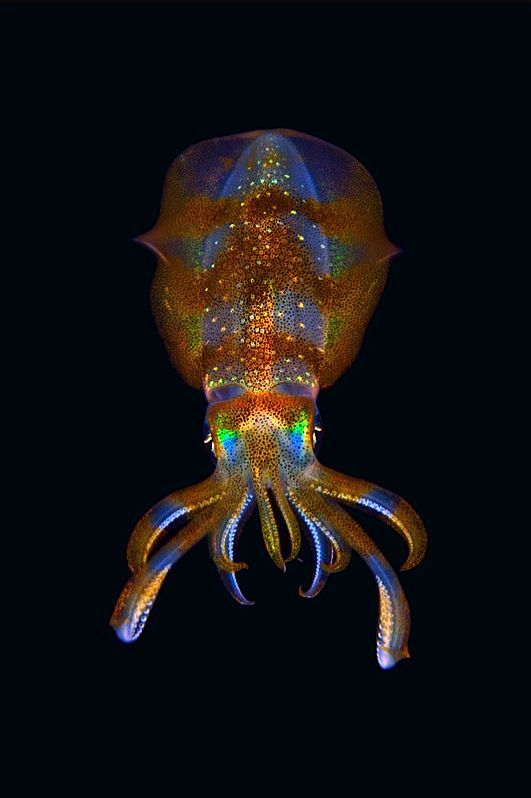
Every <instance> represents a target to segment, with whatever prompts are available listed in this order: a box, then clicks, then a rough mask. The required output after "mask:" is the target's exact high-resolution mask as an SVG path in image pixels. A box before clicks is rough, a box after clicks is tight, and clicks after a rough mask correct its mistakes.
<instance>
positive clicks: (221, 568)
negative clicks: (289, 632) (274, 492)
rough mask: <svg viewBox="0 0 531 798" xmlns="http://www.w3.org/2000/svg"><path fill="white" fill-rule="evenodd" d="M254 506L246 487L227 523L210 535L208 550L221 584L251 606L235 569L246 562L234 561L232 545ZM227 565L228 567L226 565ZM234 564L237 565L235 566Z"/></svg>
mask: <svg viewBox="0 0 531 798" xmlns="http://www.w3.org/2000/svg"><path fill="white" fill-rule="evenodd" d="M253 508H254V495H253V493H252V491H251V490H249V489H248V488H247V489H246V490H245V492H244V494H243V495H242V496H240V501H239V504H238V506H237V509H236V510H235V511H234V512H233V513H232V515H231V517H230V518H229V520H228V521H227V523H226V524H225V525H224V526H223V527H222V528H221V529H220V530H218V531H217V532H215V533H212V534H211V536H210V540H209V544H210V552H211V555H212V559H213V560H214V562H215V564H216V566H217V569H218V573H219V576H220V578H221V581H222V582H223V585H224V586H225V588H226V589H227V591H228V592H229V593H230V595H231V596H232V597H233V598H234V599H235V600H236V601H237V602H238V603H239V604H243V605H244V606H252V605H253V604H254V601H250V600H249V599H247V598H246V597H245V596H244V595H243V593H242V590H241V588H240V586H239V584H238V580H237V578H236V573H235V572H236V570H240V569H241V568H247V567H248V566H247V563H235V562H234V547H235V544H236V538H237V536H238V534H239V532H240V531H241V529H242V526H243V523H244V521H245V519H246V518H247V517H248V516H249V515H250V513H251V512H252V510H253ZM227 566H228V567H227ZM234 566H238V568H235V567H234Z"/></svg>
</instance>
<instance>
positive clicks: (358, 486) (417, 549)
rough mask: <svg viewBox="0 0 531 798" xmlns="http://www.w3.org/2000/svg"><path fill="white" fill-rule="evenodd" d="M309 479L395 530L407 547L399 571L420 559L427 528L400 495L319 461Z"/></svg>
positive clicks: (316, 487)
mask: <svg viewBox="0 0 531 798" xmlns="http://www.w3.org/2000/svg"><path fill="white" fill-rule="evenodd" d="M310 481H311V483H312V486H313V488H314V489H315V490H316V491H318V492H320V493H323V494H325V495H326V496H329V497H331V498H332V499H335V500H336V501H338V502H343V503H344V504H349V505H353V506H356V507H359V508H360V509H361V510H364V511H365V512H368V513H371V514H373V515H376V516H378V517H379V518H380V519H381V520H382V521H384V522H385V523H386V524H388V525H389V526H391V527H392V528H393V529H394V530H395V531H396V532H398V534H399V535H401V536H402V538H403V539H404V540H405V541H406V543H407V545H408V550H409V553H408V557H407V559H406V561H405V562H404V563H403V565H402V566H401V568H400V570H401V571H408V570H409V569H410V568H414V567H415V566H416V565H418V564H419V563H420V562H421V561H422V559H423V558H424V555H425V553H426V548H427V543H428V539H427V533H426V528H425V526H424V524H423V523H422V520H421V519H420V518H419V516H418V515H417V513H416V512H415V510H414V509H413V508H412V507H411V505H410V504H408V503H407V502H406V501H405V500H404V499H402V498H401V497H400V496H397V495H396V494H395V493H392V492H391V491H390V490H386V489H385V488H380V487H379V486H378V485H375V484H374V483H372V482H368V481H367V480H364V479H357V478H356V477H349V476H347V475H346V474H342V473H341V472H339V471H334V470H333V469H332V468H327V467H326V466H323V465H321V464H319V467H318V469H317V472H316V475H315V477H310Z"/></svg>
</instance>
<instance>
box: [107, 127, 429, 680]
mask: <svg viewBox="0 0 531 798" xmlns="http://www.w3.org/2000/svg"><path fill="white" fill-rule="evenodd" d="M137 240H138V241H139V242H140V243H142V244H143V245H145V246H146V247H148V248H149V249H150V250H151V251H153V252H154V253H155V254H156V256H157V259H158V266H157V269H156V272H155V275H154V278H153V284H152V293H151V299H152V307H153V314H154V317H155V320H156V323H157V327H158V330H159V332H160V334H161V336H162V338H163V340H164V343H165V345H166V348H167V350H168V353H169V356H170V359H171V361H172V364H173V365H174V366H175V368H176V369H177V371H178V372H179V373H180V375H181V376H182V377H183V379H184V380H185V381H186V382H187V383H188V384H189V385H191V386H193V387H195V388H197V389H202V390H203V391H204V394H205V397H206V400H207V403H208V406H207V410H206V418H205V443H207V444H208V445H209V446H210V447H211V450H212V454H213V457H214V459H215V463H216V465H215V469H214V471H213V473H212V475H211V476H210V477H208V478H207V479H206V480H204V481H203V482H201V483H200V484H197V485H194V486H192V487H187V488H183V489H181V490H177V491H176V492H174V493H171V494H170V495H169V496H167V497H166V498H164V499H162V501H160V502H158V504H156V505H155V506H154V507H153V508H151V509H150V510H149V511H148V512H147V513H146V514H145V515H144V516H143V517H142V518H141V519H140V521H139V522H138V524H137V525H136V527H135V529H134V531H133V533H132V535H131V538H130V540H129V544H128V548H127V561H128V565H129V569H130V571H131V577H130V579H129V581H128V582H127V583H126V585H125V587H124V588H123V590H122V592H121V594H120V596H119V598H118V601H117V603H116V607H115V609H114V612H113V615H112V618H111V621H110V623H111V626H112V627H113V629H114V631H115V632H116V634H117V635H118V637H119V638H120V639H121V640H122V641H124V642H132V641H134V640H136V639H137V638H138V637H139V635H140V634H141V632H142V630H143V628H144V626H145V624H146V621H147V619H148V617H149V614H150V612H151V609H152V607H153V604H154V602H155V599H156V597H157V595H158V593H159V591H160V588H161V586H162V584H163V582H164V580H165V578H166V576H167V575H168V573H169V572H170V570H171V568H172V567H173V566H174V565H175V564H176V563H177V562H178V560H180V558H181V557H182V556H183V555H184V554H185V553H186V552H187V551H188V550H189V549H190V548H192V547H193V546H195V545H196V544H197V543H199V542H200V541H201V540H203V539H207V540H208V545H209V551H210V555H211V558H212V560H213V562H214V563H215V566H216V568H217V570H218V572H219V575H220V577H221V579H222V581H223V584H224V585H225V587H226V588H227V590H228V591H229V593H230V594H231V595H232V596H233V597H234V599H235V600H236V601H237V602H239V603H240V604H242V605H250V604H252V603H253V602H251V601H250V600H249V599H248V598H246V597H245V596H244V594H243V593H242V590H241V587H240V585H239V583H238V572H239V571H241V570H242V569H245V568H247V564H246V563H244V562H240V561H239V560H238V559H237V556H236V544H237V539H238V536H239V534H240V532H241V531H242V528H243V527H244V525H245V521H246V519H247V518H248V517H249V515H250V514H251V513H253V512H254V511H256V510H258V513H259V518H260V523H261V529H262V535H263V540H264V544H265V547H266V549H267V551H268V553H269V555H270V557H271V559H272V560H273V562H274V563H275V565H276V566H277V567H278V568H280V569H281V570H282V571H285V569H286V565H287V564H289V563H290V562H292V561H293V560H294V559H295V558H296V557H297V555H298V553H299V549H300V546H301V535H304V536H305V537H306V539H307V541H308V544H309V547H310V549H311V551H312V553H313V559H314V564H313V566H312V574H311V579H310V583H309V585H307V586H306V587H305V589H303V588H302V587H301V588H300V594H301V596H303V597H305V598H313V597H315V596H317V595H318V593H319V592H320V591H321V590H322V589H323V587H324V585H325V583H326V581H327V579H328V578H329V576H330V575H331V574H334V573H337V572H339V571H341V570H343V569H344V568H346V567H347V565H348V563H349V560H350V556H351V552H352V551H354V552H355V553H356V554H357V555H358V556H359V557H361V558H362V559H363V560H364V562H365V563H366V564H367V566H368V568H369V569H370V570H371V572H372V574H373V576H374V579H375V582H376V586H377V590H378V594H379V623H378V632H377V660H378V663H379V665H380V666H381V667H382V668H384V669H388V668H391V667H393V666H394V665H395V664H396V663H397V662H399V661H400V660H402V659H405V658H407V657H409V651H408V637H409V631H410V612H409V606H408V602H407V599H406V597H405V594H404V591H403V589H402V587H401V585H400V582H399V580H398V577H397V575H396V573H395V571H394V570H393V568H392V567H391V565H390V564H389V562H388V561H387V560H386V559H385V557H384V556H383V554H382V553H381V552H380V551H379V550H378V548H377V546H376V545H375V543H374V542H373V541H372V539H371V538H370V537H369V535H368V534H367V533H366V532H365V531H364V530H363V529H362V527H361V526H360V525H359V524H358V523H357V522H356V521H355V520H354V518H353V517H352V516H351V515H350V514H349V513H348V512H347V511H346V510H345V509H344V505H346V506H349V507H355V508H358V509H359V510H362V511H365V512H367V513H371V514H373V515H376V516H377V517H378V518H380V519H381V520H382V521H384V522H385V523H386V524H388V525H389V526H391V527H392V528H393V529H394V530H395V531H396V532H397V533H398V534H399V535H401V537H402V538H403V539H404V540H405V542H406V543H407V546H408V556H407V559H406V561H405V562H404V564H403V566H402V570H408V569H410V568H413V567H414V566H416V565H418V563H420V561H421V560H422V558H423V557H424V554H425V551H426V544H427V537H426V530H425V527H424V525H423V523H422V521H421V519H420V518H419V516H418V515H417V513H416V512H415V511H414V510H413V509H412V507H410V505H409V504H408V503H407V502H406V501H405V500H404V499H402V498H400V497H399V496H397V495H395V494H394V493H392V492H391V491H389V490H386V489H384V488H381V487H378V486H377V485H375V484H372V483H370V482H367V481H366V480H363V479H358V478H355V477H351V476H347V475H345V474H342V473H338V472H337V471H334V470H332V469H331V468H328V467H326V466H324V465H322V464H321V463H320V462H319V460H318V459H317V450H318V443H319V439H320V433H321V430H322V426H321V419H320V416H319V411H318V409H317V405H316V400H317V396H318V393H319V391H320V390H321V389H323V388H327V387H329V386H330V385H332V384H333V383H334V382H335V381H336V380H337V379H338V378H339V377H340V376H341V374H343V372H344V371H345V370H346V369H347V368H348V367H349V366H350V365H351V363H352V362H353V361H354V360H355V358H356V356H357V354H358V352H359V349H360V346H361V343H362V339H363V335H364V332H365V329H366V327H367V325H368V323H369V320H370V318H371V316H372V314H373V311H374V309H375V307H376V305H377V303H378V300H379V298H380V295H381V293H382V291H383V289H384V286H385V283H386V279H387V274H388V269H389V264H390V262H391V259H392V258H393V257H394V256H396V255H397V254H398V253H399V249H398V247H396V246H395V245H393V244H392V243H391V242H390V241H389V240H388V238H387V235H386V232H385V229H384V223H383V212H382V203H381V199H380V195H379V192H378V189H377V187H376V184H375V182H374V180H373V179H372V177H371V175H370V174H369V173H368V171H367V170H366V169H365V167H364V166H362V164H361V163H360V162H359V161H357V160H356V159H355V158H353V157H352V156H351V155H349V154H348V153H346V152H345V151H343V150H341V149H339V148H337V147H335V146H333V145H331V144H328V143H326V142H324V141H321V140H319V139H317V138H314V137H312V136H309V135H306V134H303V133H298V132H295V131H292V130H284V129H278V130H258V131H253V132H249V133H243V134H238V135H233V136H226V137H222V138H215V139H211V140H209V141H204V142H201V143H199V144H196V145H195V146H192V147H190V148H189V149H187V150H186V151H185V152H183V153H182V154H181V155H179V156H178V157H177V158H176V160H175V161H174V162H173V163H172V165H171V167H170V169H169V171H168V174H167V176H166V179H165V183H164V190H163V197H162V203H161V210H160V215H159V218H158V221H157V223H156V224H155V226H154V228H153V229H152V230H150V231H149V232H147V233H145V234H143V235H141V236H139V238H138V239H137ZM281 530H282V532H283V535H282V534H281ZM286 532H287V535H286ZM284 536H285V539H286V542H284Z"/></svg>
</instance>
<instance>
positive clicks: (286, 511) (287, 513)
mask: <svg viewBox="0 0 531 798" xmlns="http://www.w3.org/2000/svg"><path fill="white" fill-rule="evenodd" d="M271 490H272V491H273V496H274V497H275V501H276V503H277V505H278V508H279V510H280V512H281V513H282V517H283V518H284V521H285V523H286V527H287V529H288V533H289V538H290V543H291V552H290V555H289V557H287V558H286V562H291V561H292V560H294V559H295V558H296V556H297V555H298V553H299V551H300V548H301V531H300V528H299V524H298V523H297V519H296V518H295V515H294V513H293V510H292V509H291V507H290V505H289V502H288V500H287V499H286V494H285V492H284V487H283V486H282V482H281V480H280V477H279V476H278V475H276V476H275V477H274V478H272V479H271Z"/></svg>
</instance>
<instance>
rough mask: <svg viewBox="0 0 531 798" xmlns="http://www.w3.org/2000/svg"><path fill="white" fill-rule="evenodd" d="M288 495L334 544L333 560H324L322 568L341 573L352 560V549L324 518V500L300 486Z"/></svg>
mask: <svg viewBox="0 0 531 798" xmlns="http://www.w3.org/2000/svg"><path fill="white" fill-rule="evenodd" d="M288 495H289V497H290V500H291V501H293V502H296V503H297V505H298V506H299V507H300V508H301V509H302V510H303V512H304V514H305V515H306V517H307V518H309V520H310V521H311V522H312V524H313V525H314V526H315V527H317V529H319V531H320V532H321V533H322V535H323V536H324V537H325V538H326V539H327V540H328V542H329V543H330V545H331V546H332V549H333V553H334V557H333V560H332V561H330V562H324V561H323V562H322V564H321V568H322V569H323V571H326V572H327V573H339V572H340V571H344V570H345V568H346V567H347V566H348V564H349V562H350V557H351V550H350V548H349V547H348V546H346V545H345V543H344V541H343V540H342V539H341V536H340V535H337V533H336V531H335V530H334V528H333V527H331V526H330V524H327V523H326V521H325V520H324V519H323V517H322V514H321V504H320V501H321V502H322V501H323V500H322V499H321V498H320V497H319V495H318V494H316V493H315V491H313V490H312V489H311V488H306V489H304V488H299V490H298V492H297V493H296V494H295V493H294V492H293V491H291V490H289V491H288ZM319 500H320V501H319Z"/></svg>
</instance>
